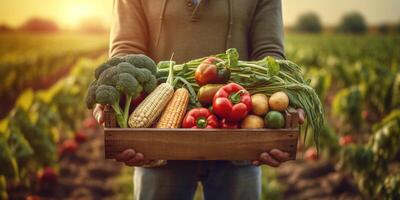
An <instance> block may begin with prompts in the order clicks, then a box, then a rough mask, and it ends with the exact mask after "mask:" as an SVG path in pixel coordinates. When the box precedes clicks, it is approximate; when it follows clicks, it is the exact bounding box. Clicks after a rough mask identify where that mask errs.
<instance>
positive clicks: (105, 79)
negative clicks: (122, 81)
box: [97, 66, 119, 86]
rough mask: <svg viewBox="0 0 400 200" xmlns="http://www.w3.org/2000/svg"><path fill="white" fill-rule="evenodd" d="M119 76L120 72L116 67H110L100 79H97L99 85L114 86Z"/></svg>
mask: <svg viewBox="0 0 400 200" xmlns="http://www.w3.org/2000/svg"><path fill="white" fill-rule="evenodd" d="M118 74H119V71H118V68H117V67H116V66H114V67H110V68H108V69H106V70H104V71H103V73H101V74H100V76H99V78H98V79H97V84H98V85H110V86H113V85H115V84H116V83H117V79H118Z"/></svg>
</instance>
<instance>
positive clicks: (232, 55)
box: [226, 48, 239, 68]
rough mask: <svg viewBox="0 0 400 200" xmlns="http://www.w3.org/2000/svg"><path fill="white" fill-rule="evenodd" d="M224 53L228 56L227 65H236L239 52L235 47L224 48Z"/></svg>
mask: <svg viewBox="0 0 400 200" xmlns="http://www.w3.org/2000/svg"><path fill="white" fill-rule="evenodd" d="M226 55H227V56H228V66H229V67H232V68H234V67H237V65H238V62H239V53H238V51H237V50H236V49H235V48H231V49H228V50H226Z"/></svg>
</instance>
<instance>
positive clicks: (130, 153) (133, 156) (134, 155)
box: [93, 104, 152, 166]
mask: <svg viewBox="0 0 400 200" xmlns="http://www.w3.org/2000/svg"><path fill="white" fill-rule="evenodd" d="M93 117H94V118H95V119H96V120H97V123H99V124H100V125H102V124H103V123H104V106H103V105H101V104H96V107H95V108H94V109H93ZM115 160H116V161H118V162H123V163H125V165H128V166H142V165H146V164H149V163H151V162H152V160H147V159H145V158H144V155H143V154H142V153H140V152H136V151H135V150H134V149H126V150H125V151H123V152H122V153H119V154H118V155H117V156H116V157H115Z"/></svg>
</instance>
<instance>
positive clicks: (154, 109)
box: [129, 83, 174, 128]
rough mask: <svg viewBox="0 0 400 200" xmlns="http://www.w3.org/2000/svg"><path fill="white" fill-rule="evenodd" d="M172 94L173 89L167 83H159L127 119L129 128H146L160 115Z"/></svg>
mask: <svg viewBox="0 0 400 200" xmlns="http://www.w3.org/2000/svg"><path fill="white" fill-rule="evenodd" d="M173 94H174V88H173V87H172V85H170V84H168V83H161V84H160V85H159V86H157V88H156V89H155V90H154V91H153V92H152V93H150V94H149V96H147V97H146V99H144V100H143V102H142V103H140V104H139V106H138V107H137V108H136V109H135V110H134V111H133V113H132V114H131V116H130V117H129V126H130V127H131V128H148V127H150V126H151V125H152V123H153V122H154V121H155V120H156V118H157V117H158V116H159V115H160V114H161V112H162V111H163V110H164V108H165V106H166V105H167V103H168V101H169V100H170V99H171V97H172V96H173Z"/></svg>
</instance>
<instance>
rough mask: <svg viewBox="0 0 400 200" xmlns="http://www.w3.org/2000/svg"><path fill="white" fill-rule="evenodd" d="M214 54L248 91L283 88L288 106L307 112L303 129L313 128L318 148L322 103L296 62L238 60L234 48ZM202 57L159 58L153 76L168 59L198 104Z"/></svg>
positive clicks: (163, 76)
mask: <svg viewBox="0 0 400 200" xmlns="http://www.w3.org/2000/svg"><path fill="white" fill-rule="evenodd" d="M214 56H215V57H218V58H220V59H221V60H223V61H222V62H221V63H218V65H224V66H225V67H227V68H228V69H229V70H230V72H231V77H230V81H231V82H235V83H238V84H240V85H242V86H243V87H245V88H246V89H247V90H248V91H249V92H250V93H251V94H255V93H263V94H265V95H267V96H271V95H272V94H273V93H275V92H278V91H283V92H285V93H286V94H287V95H288V97H289V101H290V105H291V106H292V107H295V108H302V109H303V110H304V111H305V113H306V115H307V123H306V129H307V127H308V126H310V127H311V128H312V129H313V132H314V142H315V144H316V146H317V150H318V151H319V134H320V132H321V129H322V126H323V123H324V114H323V109H322V104H321V101H320V99H319V97H318V95H317V93H316V92H315V91H314V89H313V88H312V87H311V86H310V81H309V80H305V79H304V78H303V76H302V72H301V68H300V67H299V66H298V65H296V64H295V63H293V62H291V61H288V60H276V59H274V58H272V57H266V58H264V59H262V60H258V61H241V60H239V54H238V52H237V50H236V49H228V50H227V51H226V53H223V54H217V55H214ZM206 58H207V57H203V58H199V59H196V60H191V61H189V62H186V63H183V64H176V63H175V62H173V61H161V62H160V63H158V65H157V67H158V72H157V77H158V78H159V80H161V81H162V80H165V79H166V77H167V75H168V67H169V65H170V64H171V63H170V62H173V63H172V64H173V71H174V74H175V75H176V76H177V77H180V78H179V80H181V82H182V83H184V84H183V85H184V86H185V87H188V89H189V91H191V95H190V98H191V103H192V104H196V105H199V104H198V101H197V97H196V93H197V91H198V90H199V88H200V87H199V85H198V84H197V83H196V80H195V78H194V74H195V71H196V68H197V66H199V65H200V64H201V63H202V62H203V61H204V60H205V59H206ZM175 87H182V85H179V84H176V85H175ZM305 133H307V131H306V132H305ZM304 137H306V136H304Z"/></svg>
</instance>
